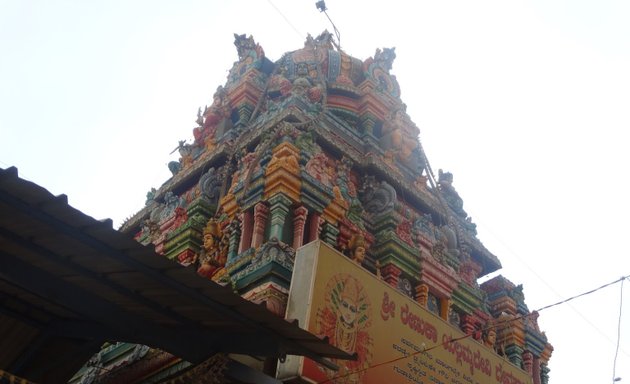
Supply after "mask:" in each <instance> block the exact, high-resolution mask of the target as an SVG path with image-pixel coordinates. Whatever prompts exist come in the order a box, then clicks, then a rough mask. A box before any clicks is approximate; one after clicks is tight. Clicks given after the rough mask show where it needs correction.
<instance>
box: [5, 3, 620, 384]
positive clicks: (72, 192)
mask: <svg viewBox="0 0 630 384" xmlns="http://www.w3.org/2000/svg"><path fill="white" fill-rule="evenodd" d="M314 3H315V1H314V0H308V1H307V0H268V1H261V0H250V1H240V2H236V1H233V2H223V1H213V0H206V1H177V2H174V1H159V0H152V1H148V0H147V1H140V0H137V1H122V0H120V1H104V0H101V1H96V0H94V1H82V0H74V1H69V0H67V1H64V0H55V1H46V0H41V1H34V0H0V167H3V168H6V167H8V166H16V167H18V169H19V171H20V176H21V177H24V178H27V179H29V180H32V181H34V182H36V183H38V184H40V185H42V186H44V187H46V188H48V189H49V190H50V191H51V192H53V193H55V194H60V193H65V194H67V195H68V196H69V200H70V204H71V205H73V206H74V207H76V208H78V209H80V210H82V211H84V212H86V213H87V214H90V215H92V216H94V217H95V218H97V219H103V218H107V217H110V218H112V219H113V220H114V222H115V223H116V226H117V225H118V224H120V223H121V222H122V220H124V218H125V217H127V216H130V215H131V214H132V213H134V212H136V211H137V210H139V209H140V208H141V207H142V206H143V205H144V200H145V194H146V192H147V191H148V190H149V189H150V188H151V187H159V186H160V185H161V184H162V183H163V182H164V181H166V180H167V178H168V177H169V175H170V173H169V172H168V169H167V167H166V163H167V162H168V161H170V160H174V159H176V157H177V154H173V155H169V153H170V152H171V151H172V150H173V149H174V148H175V147H176V146H177V141H178V140H183V139H187V140H189V141H190V140H191V139H192V128H193V126H194V125H195V124H194V121H195V118H196V111H197V107H199V106H202V105H204V104H209V103H210V102H211V98H212V94H213V93H214V90H215V89H216V87H217V86H218V85H221V84H224V83H225V79H226V75H227V71H228V70H229V69H230V67H231V65H232V63H233V62H234V61H235V60H236V58H237V56H236V49H235V48H234V46H233V33H234V32H236V33H239V34H242V33H246V34H253V35H254V38H255V40H256V41H257V42H258V43H260V44H261V45H262V47H263V48H264V49H265V52H266V54H267V56H268V57H269V58H270V59H271V60H274V61H275V60H277V59H278V58H280V56H281V55H282V53H283V52H285V51H291V50H295V49H298V48H301V47H302V45H303V42H304V38H305V35H306V33H311V34H312V35H314V36H315V35H318V34H319V33H320V32H321V31H322V30H324V29H329V30H332V28H331V27H330V24H329V23H328V21H327V19H326V18H325V16H324V15H323V14H320V13H319V12H318V11H317V9H316V8H315V4H314ZM327 6H328V8H329V12H328V13H329V15H330V16H331V18H332V19H333V21H334V22H335V23H336V25H337V27H338V28H339V30H340V31H341V45H342V47H343V49H344V50H345V51H346V52H348V53H349V54H351V55H353V56H355V57H358V58H360V59H366V58H367V57H369V56H371V55H373V54H374V51H375V50H376V48H381V47H391V46H395V47H396V54H397V56H398V57H397V58H396V60H395V62H394V65H393V70H392V73H394V74H395V75H396V76H397V78H398V80H399V82H400V85H401V89H402V99H403V101H404V102H405V103H406V104H407V105H408V112H409V114H410V115H411V117H412V119H413V120H414V121H415V122H416V124H417V125H418V126H419V127H420V130H421V136H420V137H421V140H422V143H423V146H424V148H425V150H426V152H427V155H428V157H429V160H430V162H431V165H432V167H433V169H434V170H436V171H437V169H438V168H442V169H445V170H448V171H451V172H453V174H454V177H455V181H454V186H455V187H456V188H457V189H458V191H459V193H460V195H461V196H462V197H463V199H464V208H465V209H466V210H467V211H468V213H469V214H470V215H471V216H472V217H473V221H474V222H476V223H477V224H478V229H479V237H480V239H481V240H482V241H483V242H484V244H485V245H486V246H487V247H488V248H489V249H490V250H491V251H492V252H493V253H495V254H496V255H497V256H498V257H499V258H500V260H501V261H502V263H503V266H504V269H503V270H502V274H504V275H505V276H506V277H508V278H509V279H510V280H512V281H513V282H514V283H516V284H520V283H523V284H524V286H525V291H524V292H525V296H526V301H527V303H528V305H529V308H530V309H536V308H539V307H542V306H544V305H547V304H550V303H553V302H556V301H559V300H561V299H564V298H567V297H569V296H573V295H575V294H578V293H581V292H583V291H586V290H589V289H591V288H595V287H598V286H600V285H602V284H604V283H607V282H610V281H613V280H615V279H618V278H619V277H621V276H622V275H628V274H630V251H629V250H628V248H626V245H625V241H626V240H627V239H628V233H629V232H630V224H629V223H628V216H629V214H630V206H629V203H628V200H627V199H628V196H630V183H629V182H628V177H627V174H628V172H627V169H626V168H627V166H628V165H629V164H630V153H629V151H628V149H627V148H626V147H627V144H628V139H627V131H628V130H629V129H630V70H629V69H630V22H628V20H630V2H628V1H627V0H620V1H612V0H598V1H595V0H591V1H586V0H585V1H579V0H566V1H560V0H544V1H543V0H538V1H519V0H512V1H505V0H502V1H499V0H497V1H489V0H477V1H470V0H462V1H448V0H444V1H428V0H418V1H413V2H412V1H402V0H400V1H399V0H389V1H387V2H366V1H363V2H359V1H350V0H346V1H341V0H328V1H327ZM278 10H280V11H281V13H282V15H284V17H283V16H282V15H281V14H280V12H278ZM285 17H286V19H288V20H289V22H290V24H289V22H287V21H286V20H285ZM291 25H292V26H291ZM296 30H297V31H296ZM628 286H630V281H628V282H627V284H626V289H625V294H626V298H629V297H630V289H629V288H628ZM619 296H620V285H619V284H617V285H614V286H613V287H609V288H606V289H604V290H601V291H599V292H597V293H595V294H592V295H589V296H587V297H584V298H581V299H577V300H575V301H573V302H572V304H571V305H562V306H559V307H556V308H553V309H549V310H546V311H543V312H542V313H541V317H540V319H539V322H540V325H541V328H543V329H544V330H546V333H547V336H548V337H549V339H550V341H551V343H552V344H553V345H554V347H555V352H554V355H553V357H552V360H551V365H550V367H551V369H552V371H551V383H554V384H558V383H606V382H608V383H610V382H612V368H613V358H614V352H615V342H616V338H617V319H618V315H619V303H620V297H619ZM628 308H630V302H629V301H627V300H626V303H625V311H624V317H623V323H622V328H621V332H622V333H621V337H622V346H621V351H620V353H619V357H618V363H617V376H620V377H622V383H623V382H625V381H628V382H630V310H629V309H628Z"/></svg>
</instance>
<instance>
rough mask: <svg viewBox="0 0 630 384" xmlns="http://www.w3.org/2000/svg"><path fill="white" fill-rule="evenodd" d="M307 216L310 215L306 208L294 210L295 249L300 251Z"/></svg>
mask: <svg viewBox="0 0 630 384" xmlns="http://www.w3.org/2000/svg"><path fill="white" fill-rule="evenodd" d="M306 215H308V209H306V207H304V206H301V207H297V208H296V209H294V210H293V249H298V248H299V247H301V246H302V242H303V239H304V225H305V224H306Z"/></svg>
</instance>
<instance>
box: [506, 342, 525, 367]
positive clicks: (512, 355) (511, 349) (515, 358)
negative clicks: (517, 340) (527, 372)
mask: <svg viewBox="0 0 630 384" xmlns="http://www.w3.org/2000/svg"><path fill="white" fill-rule="evenodd" d="M505 354H506V355H507V357H508V359H509V360H510V361H511V362H512V364H514V365H516V366H517V367H523V348H521V347H519V346H518V345H516V344H510V345H508V346H506V347H505Z"/></svg>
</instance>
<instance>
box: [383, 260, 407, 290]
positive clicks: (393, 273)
mask: <svg viewBox="0 0 630 384" xmlns="http://www.w3.org/2000/svg"><path fill="white" fill-rule="evenodd" d="M401 273H402V271H401V270H400V268H398V267H397V266H395V265H394V264H387V265H386V266H385V267H383V268H381V274H382V276H383V280H385V281H386V282H387V284H389V285H391V286H392V287H394V288H396V287H397V286H398V280H399V278H400V274H401Z"/></svg>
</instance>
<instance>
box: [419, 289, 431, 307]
mask: <svg viewBox="0 0 630 384" xmlns="http://www.w3.org/2000/svg"><path fill="white" fill-rule="evenodd" d="M416 301H417V302H418V304H420V305H421V306H422V307H423V308H426V307H427V303H428V301H429V286H428V285H426V284H418V285H417V286H416Z"/></svg>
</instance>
